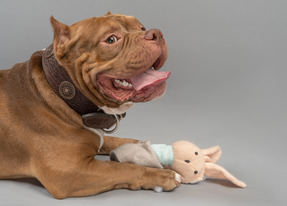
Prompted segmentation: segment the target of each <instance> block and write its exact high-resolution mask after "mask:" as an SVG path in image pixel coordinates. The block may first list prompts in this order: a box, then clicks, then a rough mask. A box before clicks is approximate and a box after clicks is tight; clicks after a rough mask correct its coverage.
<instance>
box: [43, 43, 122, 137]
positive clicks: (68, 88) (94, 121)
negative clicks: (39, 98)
mask: <svg viewBox="0 0 287 206" xmlns="http://www.w3.org/2000/svg"><path fill="white" fill-rule="evenodd" d="M42 67H43V71H44V73H45V76H46V78H47V80H48V83H49V85H50V87H51V88H52V90H53V91H54V92H55V93H56V94H57V95H58V96H59V97H60V98H61V99H62V100H64V101H65V102H66V104H68V105H69V107H70V108H72V109H73V110H75V111H76V112H77V113H78V114H79V115H81V116H82V120H83V123H84V125H85V126H87V127H91V128H94V129H102V130H104V131H106V132H109V131H107V130H106V129H108V128H110V127H112V126H113V125H114V124H117V125H118V123H119V120H121V119H122V118H123V117H124V116H125V115H126V113H124V114H122V115H109V114H106V113H104V111H103V110H101V109H100V108H99V107H98V106H97V105H95V104H94V103H92V102H91V101H90V100H89V99H88V98H87V97H86V96H85V95H84V94H83V93H82V92H81V91H80V90H79V89H78V88H77V87H76V86H75V84H74V83H73V81H72V79H71V78H70V76H69V74H68V72H67V71H66V70H65V69H64V68H63V67H62V66H61V65H60V64H59V63H58V62H57V60H56V58H55V56H54V53H53V45H50V46H49V47H47V48H46V49H45V51H44V53H43V55H42ZM116 128H117V127H116ZM112 132H114V130H112Z"/></svg>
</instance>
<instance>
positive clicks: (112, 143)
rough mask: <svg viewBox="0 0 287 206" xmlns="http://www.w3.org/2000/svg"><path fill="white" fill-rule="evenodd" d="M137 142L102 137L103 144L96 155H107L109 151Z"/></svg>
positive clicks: (136, 141)
mask: <svg viewBox="0 0 287 206" xmlns="http://www.w3.org/2000/svg"><path fill="white" fill-rule="evenodd" d="M138 142H139V140H135V139H128V138H119V137H110V136H104V144H103V146H102V147H101V149H100V151H99V153H98V154H109V153H110V151H112V150H114V149H115V148H117V147H119V146H121V145H123V144H126V143H138Z"/></svg>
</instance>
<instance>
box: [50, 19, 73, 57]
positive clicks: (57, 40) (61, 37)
mask: <svg viewBox="0 0 287 206" xmlns="http://www.w3.org/2000/svg"><path fill="white" fill-rule="evenodd" d="M50 21H51V24H52V27H53V29H54V41H53V44H54V52H56V53H57V52H58V50H60V49H61V48H62V47H63V46H64V44H65V43H67V42H68V41H69V40H70V27H69V26H68V25H66V24H63V23H61V22H59V21H57V20H56V19H55V18H54V17H53V16H51V17H50Z"/></svg>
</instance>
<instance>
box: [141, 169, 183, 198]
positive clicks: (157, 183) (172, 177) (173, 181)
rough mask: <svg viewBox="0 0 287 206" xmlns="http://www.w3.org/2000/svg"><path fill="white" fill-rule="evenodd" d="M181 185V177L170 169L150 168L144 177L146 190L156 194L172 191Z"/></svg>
mask: <svg viewBox="0 0 287 206" xmlns="http://www.w3.org/2000/svg"><path fill="white" fill-rule="evenodd" d="M180 183H181V176H180V175H179V174H177V173H175V172H174V171H171V170H168V169H155V168H148V169H147V170H146V172H145V175H144V183H143V186H142V187H143V188H144V189H153V190H154V191H156V192H161V191H171V190H173V189H175V188H176V187H178V186H179V185H180Z"/></svg>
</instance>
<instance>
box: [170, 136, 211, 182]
mask: <svg viewBox="0 0 287 206" xmlns="http://www.w3.org/2000/svg"><path fill="white" fill-rule="evenodd" d="M172 147H173V150H174V163H173V165H172V166H171V169H172V170H174V171H176V172H177V173H179V174H181V176H182V182H183V183H197V182H199V181H202V180H203V178H204V173H205V160H204V154H203V152H202V151H201V149H199V148H198V147H197V146H196V145H195V144H193V143H191V142H188V141H178V142H175V143H174V144H173V145H172Z"/></svg>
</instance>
